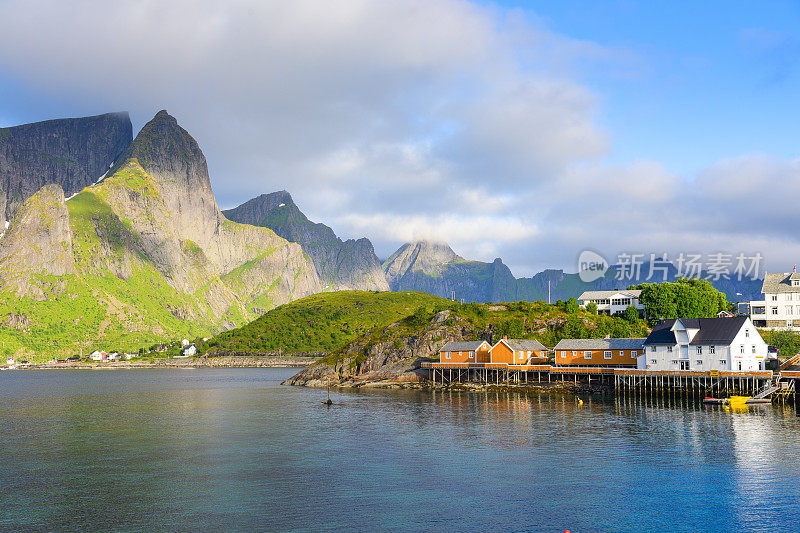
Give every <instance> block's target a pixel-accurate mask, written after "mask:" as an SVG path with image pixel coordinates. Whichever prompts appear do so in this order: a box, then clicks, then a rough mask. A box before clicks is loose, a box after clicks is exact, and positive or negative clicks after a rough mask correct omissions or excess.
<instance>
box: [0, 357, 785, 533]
mask: <svg viewBox="0 0 800 533" xmlns="http://www.w3.org/2000/svg"><path fill="white" fill-rule="evenodd" d="M281 372H282V373H281ZM289 373H291V371H270V370H264V369H251V370H247V369H246V370H231V371H197V372H191V373H190V372H186V373H181V372H176V371H160V372H150V371H148V372H141V371H140V372H138V373H137V372H127V373H126V372H121V371H117V372H106V373H95V372H86V373H70V372H63V371H61V372H54V373H49V374H47V373H35V372H29V373H27V374H17V375H15V376H5V375H4V376H0V395H2V398H0V400H2V401H1V402H0V431H2V434H3V436H4V444H5V445H6V449H7V450H9V452H8V453H7V454H6V455H5V456H3V457H2V458H0V486H1V487H2V492H0V508H2V509H3V510H4V512H3V513H0V529H19V528H21V527H28V528H32V529H65V528H72V529H76V528H83V529H91V530H96V529H100V530H108V529H119V528H123V529H144V530H151V529H171V530H172V529H177V530H181V529H184V530H185V529H194V530H196V529H214V530H216V529H277V530H285V529H296V528H299V529H357V530H375V529H387V528H390V529H391V528H394V529H404V530H407V529H412V530H416V529H423V530H426V529H435V528H437V529H446V530H454V529H463V528H467V529H486V530H497V529H512V530H559V529H560V530H563V529H573V530H575V529H584V530H616V531H626V530H627V531H633V530H637V531H641V530H645V531H649V530H671V531H672V530H700V529H703V530H758V529H764V527H763V525H764V524H770V527H771V528H772V529H791V528H792V527H793V526H794V522H793V520H792V518H791V517H793V516H797V514H798V512H799V511H800V507H799V506H798V502H800V492H799V491H798V489H797V487H798V484H799V483H798V482H800V475H798V469H797V467H798V464H797V461H798V459H797V454H796V453H795V450H796V446H797V444H798V437H797V435H798V429H800V427H798V424H799V423H798V418H797V415H796V412H795V410H794V408H792V407H777V408H776V407H771V406H760V407H756V408H748V409H747V410H746V411H745V412H730V411H726V410H724V409H723V408H722V407H721V406H704V405H702V404H700V403H698V402H691V401H687V400H685V399H678V400H674V401H671V400H664V399H660V398H649V399H641V398H631V397H624V398H623V397H613V396H612V397H607V398H590V397H585V398H583V403H582V404H581V403H580V402H579V401H578V399H577V398H575V397H574V396H571V395H527V394H518V393H504V392H470V393H467V392H442V391H436V392H430V393H429V392H422V391H362V392H343V391H342V392H340V391H336V392H334V393H333V398H334V402H335V404H334V405H333V406H332V407H330V408H327V407H325V406H321V405H320V401H321V399H322V398H324V396H325V392H324V391H319V390H314V389H302V388H292V387H282V386H280V385H279V383H280V381H281V380H282V379H285V377H287V374H289ZM4 374H11V373H4ZM97 495H104V498H105V499H102V501H99V500H101V499H100V498H98V496H97ZM32 501H35V502H36V503H35V504H31V502H32ZM781 526H783V527H781Z"/></svg>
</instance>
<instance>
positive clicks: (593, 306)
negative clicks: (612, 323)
mask: <svg viewBox="0 0 800 533" xmlns="http://www.w3.org/2000/svg"><path fill="white" fill-rule="evenodd" d="M586 311H588V312H589V313H591V314H593V315H596V314H597V304H596V303H594V302H589V303H588V304H586Z"/></svg>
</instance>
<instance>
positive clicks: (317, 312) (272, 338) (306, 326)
mask: <svg viewBox="0 0 800 533" xmlns="http://www.w3.org/2000/svg"><path fill="white" fill-rule="evenodd" d="M448 302H449V301H448V300H445V299H443V298H439V297H438V296H431V295H430V294H426V293H422V292H377V291H376V292H369V291H339V292H327V293H320V294H315V295H313V296H308V297H306V298H302V299H300V300H296V301H294V302H291V303H288V304H285V305H281V306H279V307H276V308H275V309H272V310H271V311H269V312H268V313H266V314H265V315H263V316H261V317H260V318H258V319H256V320H255V321H253V322H251V323H249V324H247V325H245V326H242V327H241V328H238V329H234V330H231V331H226V332H224V333H220V334H219V335H217V336H215V337H214V338H212V339H210V340H209V341H208V342H200V343H199V346H198V349H199V350H200V351H201V352H212V353H213V352H215V351H235V352H253V353H255V352H273V351H282V352H283V353H286V354H291V353H298V352H330V351H333V350H336V349H338V348H340V347H341V346H344V345H346V344H347V343H349V342H352V341H353V340H354V339H356V338H357V337H359V336H360V335H363V334H365V333H367V332H368V331H371V330H372V329H374V328H377V327H383V326H387V325H389V324H392V323H394V322H397V321H398V320H402V319H403V318H405V317H407V316H410V315H413V314H414V313H415V312H417V311H419V310H420V309H430V310H433V309H437V308H445V307H446V306H447V304H448Z"/></svg>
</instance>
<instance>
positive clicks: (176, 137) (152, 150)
mask: <svg viewBox="0 0 800 533" xmlns="http://www.w3.org/2000/svg"><path fill="white" fill-rule="evenodd" d="M131 159H136V161H137V162H138V163H139V165H141V167H142V168H143V169H144V170H145V172H147V173H149V174H151V175H153V176H154V177H156V178H158V177H159V176H164V177H167V178H170V179H171V178H174V177H178V178H180V177H185V178H186V179H187V183H191V182H195V183H194V184H195V185H197V184H198V183H196V182H200V183H199V184H200V185H202V186H206V187H209V188H210V187H211V182H210V180H209V177H208V166H207V164H206V158H205V156H204V155H203V151H202V150H201V149H200V146H199V145H198V144H197V141H195V140H194V138H193V137H192V136H191V135H190V134H189V132H187V131H186V130H185V129H183V128H182V127H181V126H180V125H179V124H178V120H177V119H176V118H175V117H173V116H172V115H170V114H169V113H167V111H166V110H161V111H159V112H158V113H156V115H155V116H154V117H153V118H152V119H151V120H150V121H149V122H148V123H147V124H145V125H144V127H143V128H142V129H141V131H139V133H138V134H137V135H136V138H135V139H134V140H133V142H132V143H131V145H130V146H129V147H128V149H127V150H126V151H125V154H124V156H123V157H122V159H121V161H120V162H121V163H126V162H128V161H130V160H131Z"/></svg>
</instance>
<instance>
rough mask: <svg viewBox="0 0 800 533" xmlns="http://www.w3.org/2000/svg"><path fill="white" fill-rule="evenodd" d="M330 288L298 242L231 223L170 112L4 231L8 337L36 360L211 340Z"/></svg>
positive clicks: (201, 160) (2, 279) (11, 348)
mask: <svg viewBox="0 0 800 533" xmlns="http://www.w3.org/2000/svg"><path fill="white" fill-rule="evenodd" d="M321 289H322V287H321V285H320V283H319V278H318V277H317V275H316V272H315V270H314V267H313V265H312V264H311V262H310V261H309V260H308V259H307V258H306V256H305V255H304V254H303V251H302V249H301V248H300V246H299V245H297V244H292V243H289V242H287V241H286V240H284V239H282V238H281V237H279V236H277V235H276V234H275V233H274V232H272V231H271V230H269V229H265V228H257V227H253V226H247V225H243V224H237V223H235V222H231V221H228V220H227V219H225V217H224V216H222V213H221V211H220V210H219V207H218V206H217V204H216V201H215V199H214V195H213V192H212V191H211V185H210V180H209V178H208V171H207V167H206V161H205V157H204V156H203V154H202V152H201V151H200V148H199V147H198V146H197V143H196V142H195V141H194V139H193V138H192V137H191V136H190V135H189V134H188V133H187V132H186V131H185V130H183V129H182V128H180V126H178V124H177V122H176V121H175V119H174V118H173V117H171V116H169V115H168V114H167V113H166V112H165V111H162V112H159V113H158V114H157V115H156V116H155V118H154V119H153V120H152V121H150V122H149V123H148V124H147V125H146V126H145V127H144V128H143V129H142V131H141V132H140V133H139V135H138V136H137V137H136V139H135V140H134V141H133V143H132V144H131V145H130V147H129V148H128V149H127V150H126V152H125V155H124V156H123V157H122V158H121V159H120V160H119V162H118V163H117V165H116V166H115V167H114V168H113V169H112V171H111V172H110V174H109V176H108V177H107V178H105V179H104V180H103V181H102V182H100V183H99V184H97V185H95V186H92V187H88V188H86V189H84V190H83V191H82V192H80V193H79V194H77V195H76V196H74V197H73V198H71V199H69V200H66V199H65V198H64V193H63V191H62V189H61V188H60V187H59V186H58V185H51V186H47V187H45V188H43V189H41V190H40V191H39V192H37V193H36V194H34V195H33V196H32V197H31V198H29V199H28V200H27V201H26V202H25V203H24V204H23V206H22V208H21V209H20V212H19V214H18V215H17V217H16V218H15V220H14V223H13V224H12V227H11V229H10V230H9V231H8V232H7V234H6V235H5V236H4V237H3V238H2V239H0V342H2V346H3V350H4V351H5V352H6V353H8V354H11V353H13V354H17V356H26V357H28V358H34V359H35V358H45V357H50V356H52V355H67V354H74V353H78V352H80V351H81V350H83V351H84V352H85V351H86V350H89V349H92V348H97V347H99V348H109V349H124V350H133V349H137V348H139V347H141V346H145V345H149V344H152V343H153V342H156V341H162V340H164V339H165V338H176V337H186V336H188V337H190V338H193V337H196V336H209V335H211V334H213V333H217V332H220V331H223V330H225V329H230V328H232V327H236V326H240V325H242V324H245V323H247V322H249V321H250V320H252V319H254V318H255V317H257V316H259V314H260V313H261V311H262V310H264V309H270V308H272V307H274V306H276V305H280V304H283V303H286V302H289V301H291V300H293V299H295V298H299V297H303V296H306V295H308V294H313V293H315V292H319V291H320V290H321Z"/></svg>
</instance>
